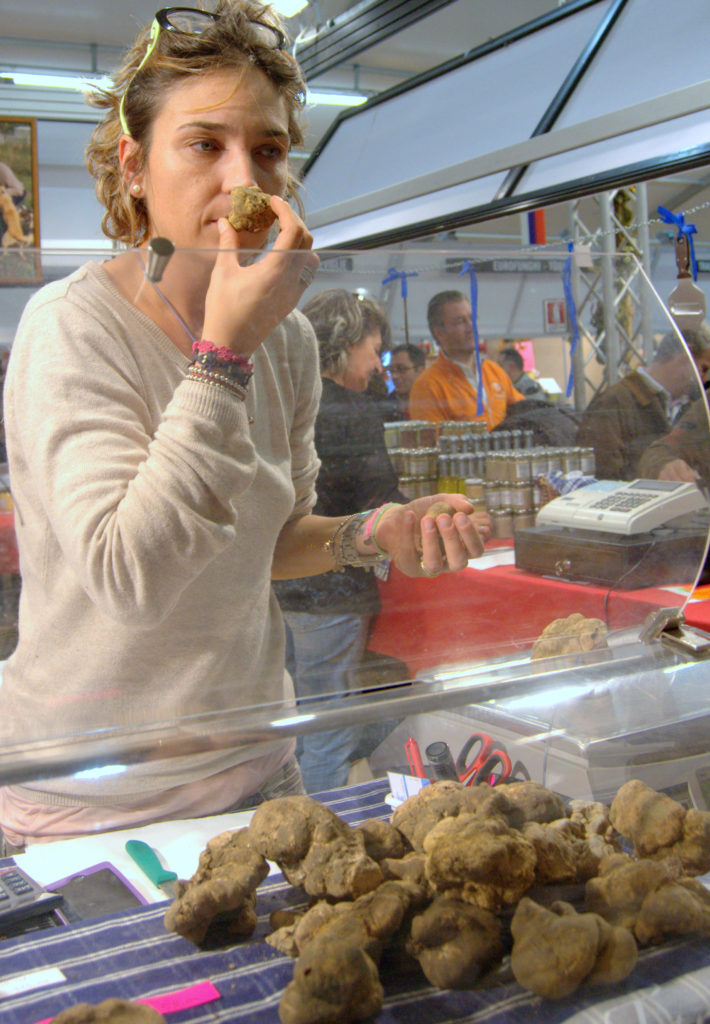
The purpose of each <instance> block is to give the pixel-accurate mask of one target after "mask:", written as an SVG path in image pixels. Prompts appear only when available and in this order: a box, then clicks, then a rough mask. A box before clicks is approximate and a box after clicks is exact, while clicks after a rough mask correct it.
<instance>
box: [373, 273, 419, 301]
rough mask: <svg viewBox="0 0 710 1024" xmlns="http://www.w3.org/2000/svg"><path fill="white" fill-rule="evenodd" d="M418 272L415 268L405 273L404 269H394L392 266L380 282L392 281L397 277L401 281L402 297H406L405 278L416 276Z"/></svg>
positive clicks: (388, 282)
mask: <svg viewBox="0 0 710 1024" xmlns="http://www.w3.org/2000/svg"><path fill="white" fill-rule="evenodd" d="M418 276H419V274H418V272H417V271H416V270H410V272H409V273H408V274H407V273H406V272H405V271H404V270H396V269H395V268H394V267H390V268H389V271H388V273H387V277H386V278H385V279H384V281H383V282H382V284H383V285H385V284H390V283H391V282H392V281H396V280H397V279H398V278H399V280H400V281H401V293H402V298H403V299H406V298H407V278H408V277H418Z"/></svg>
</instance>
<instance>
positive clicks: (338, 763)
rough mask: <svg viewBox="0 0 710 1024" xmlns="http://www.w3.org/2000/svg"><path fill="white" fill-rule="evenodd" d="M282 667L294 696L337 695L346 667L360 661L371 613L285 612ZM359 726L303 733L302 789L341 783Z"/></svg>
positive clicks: (342, 689)
mask: <svg viewBox="0 0 710 1024" xmlns="http://www.w3.org/2000/svg"><path fill="white" fill-rule="evenodd" d="M284 618H285V620H286V668H287V669H288V670H289V672H290V673H291V677H292V679H293V683H294V686H295V689H296V696H297V697H325V696H328V695H330V694H332V695H334V699H337V697H338V695H342V694H343V693H345V692H346V691H347V690H348V689H349V688H350V677H349V672H350V670H351V669H354V668H355V667H356V666H357V665H358V664H359V663H360V661H361V659H362V655H363V652H364V650H365V645H366V643H367V638H368V635H369V629H370V620H371V618H372V616H371V615H354V614H352V613H343V614H339V615H314V614H312V613H310V612H290V611H288V612H284ZM361 733H362V729H361V727H360V726H351V727H345V728H341V729H330V730H327V731H325V732H318V733H313V734H311V735H306V736H303V737H302V738H301V739H300V740H299V746H298V750H297V753H298V757H299V763H300V766H301V774H302V776H303V784H304V786H305V787H306V792H307V793H318V792H320V791H321V790H324V789H335V788H337V787H338V786H344V785H345V784H346V782H347V779H348V774H349V772H350V763H351V761H352V760H353V759H354V755H355V752H356V750H357V748H358V745H359V741H360V738H361Z"/></svg>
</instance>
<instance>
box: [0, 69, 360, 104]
mask: <svg viewBox="0 0 710 1024" xmlns="http://www.w3.org/2000/svg"><path fill="white" fill-rule="evenodd" d="M11 82H13V83H14V84H15V85H19V86H25V87H27V86H29V87H31V88H36V89H67V90H71V91H73V92H86V91H87V89H95V88H97V87H98V88H104V89H105V88H109V87H111V86H112V84H113V83H112V80H111V78H109V76H108V75H91V74H87V75H57V74H45V73H43V72H35V71H0V83H2V84H8V85H9V84H10V83H11ZM366 100H367V96H365V95H363V94H362V93H358V92H351V91H348V90H343V91H342V92H338V91H336V90H325V89H308V90H307V91H306V103H307V104H309V105H311V106H330V107H357V106H359V105H360V104H361V103H364V102H365V101H366Z"/></svg>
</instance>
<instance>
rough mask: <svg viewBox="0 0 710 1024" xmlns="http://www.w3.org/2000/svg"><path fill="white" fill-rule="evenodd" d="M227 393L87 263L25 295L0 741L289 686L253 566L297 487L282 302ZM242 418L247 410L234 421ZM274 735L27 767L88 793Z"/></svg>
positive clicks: (94, 799) (291, 505)
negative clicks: (16, 568) (15, 635)
mask: <svg viewBox="0 0 710 1024" xmlns="http://www.w3.org/2000/svg"><path fill="white" fill-rule="evenodd" d="M254 362H255V373H254V377H253V379H252V382H251V385H250V388H249V394H248V398H247V401H246V403H242V402H240V401H238V400H236V399H235V398H233V397H232V396H231V395H230V394H229V393H227V392H224V391H221V390H219V389H217V388H214V387H209V386H205V385H204V384H200V383H196V382H191V381H187V380H185V378H184V375H185V371H186V369H187V366H188V361H187V360H186V359H185V357H184V356H183V355H182V354H181V353H180V352H178V350H177V349H176V348H175V346H174V345H173V344H172V343H171V342H170V340H169V339H168V338H167V337H166V336H165V335H164V334H163V333H162V331H160V329H159V328H158V327H157V326H156V325H155V324H154V323H153V322H152V321H151V320H150V319H148V318H147V317H145V316H143V315H142V314H141V313H140V312H139V311H138V310H137V309H135V308H134V307H133V306H132V305H131V304H130V303H128V302H127V301H126V300H125V299H123V298H122V296H121V295H120V294H119V293H118V292H117V291H116V289H115V288H114V287H113V285H112V283H111V281H110V279H109V278H108V276H107V275H106V273H105V272H104V270H103V269H102V268H101V266H100V265H96V264H88V265H86V266H85V267H83V268H82V269H80V270H79V271H77V272H76V273H74V274H72V275H71V276H70V277H68V278H66V279H64V280H62V281H58V282H56V283H53V284H51V285H48V286H47V287H45V288H43V289H42V290H41V291H40V292H39V293H38V294H37V295H36V296H35V297H34V298H33V299H32V300H31V301H30V303H29V304H28V306H27V309H26V311H25V313H24V314H23V317H22V320H21V323H20V326H19V330H18V334H17V338H16V341H15V343H14V345H13V349H12V354H11V358H10V366H9V370H8V376H7V385H6V390H5V426H6V434H7V445H8V456H9V464H10V477H11V487H12V493H13V499H14V502H15V516H16V529H17V535H18V542H19V549H20V570H21V574H22V596H21V602H20V641H19V645H18V648H17V650H16V652H15V653H14V654H13V655H12V657H11V658H10V660H9V661H8V663H7V665H6V666H5V670H4V677H3V685H2V687H0V742H2V743H3V744H4V745H5V744H20V745H22V744H24V743H26V742H27V741H28V740H32V739H44V738H47V737H52V738H66V739H67V741H70V740H71V737H73V736H76V735H80V734H82V733H86V732H87V730H96V729H103V728H108V729H110V728H112V727H115V726H119V727H129V728H133V727H135V726H138V725H141V726H142V725H145V724H146V723H151V722H156V723H159V722H165V721H166V720H177V719H179V718H183V717H184V716H186V715H193V714H200V713H203V712H217V718H216V721H217V723H218V722H219V721H220V719H219V713H220V712H222V711H224V710H226V709H232V708H235V707H240V706H249V705H254V704H257V703H258V704H266V703H270V702H279V701H283V700H285V699H289V698H290V697H291V692H290V688H289V686H288V677H287V676H286V677H285V676H284V668H283V627H282V623H281V617H280V613H279V611H278V607H277V604H276V601H275V600H274V598H273V595H272V591H271V584H270V567H271V560H272V555H273V549H274V544H275V542H276V539H277V536H278V534H279V531H280V530H281V528H282V526H283V524H284V523H285V522H286V521H287V520H288V519H289V518H291V517H293V516H297V515H302V514H304V513H307V512H309V511H310V509H311V508H312V507H313V504H314V502H315V492H314V484H315V479H316V475H317V470H318V460H317V457H316V455H315V450H314V447H313V422H314V419H315V414H316V411H317V407H318V401H319V395H320V378H319V373H318V357H317V347H316V342H315V338H314V336H313V333H312V330H311V328H310V326H309V325H308V323H307V321H306V320H305V318H304V317H302V316H301V314H299V313H293V314H291V315H290V316H289V317H287V319H286V320H285V321H284V322H283V323H282V324H281V325H280V326H279V328H278V329H277V330H276V331H274V332H273V334H272V335H271V336H270V337H269V338H268V339H267V341H266V342H265V343H264V344H263V345H262V347H261V348H260V349H259V350H258V351H257V352H256V354H255V357H254ZM251 421H253V422H251ZM270 749H273V745H270V746H266V747H264V746H259V747H258V748H255V747H248V748H245V747H242V748H241V749H235V750H215V751H214V752H210V753H207V754H199V755H191V756H185V757H178V758H172V759H170V760H161V761H146V762H145V763H144V764H141V765H135V766H132V767H130V768H129V769H128V770H127V771H125V772H123V773H121V774H119V775H117V776H115V777H113V778H106V779H103V780H100V781H97V780H93V781H92V780H86V781H80V780H77V779H71V780H55V781H52V782H46V783H41V782H37V783H34V782H33V783H31V788H32V789H33V791H34V792H35V793H36V799H37V800H38V801H40V802H44V803H50V802H55V803H56V802H60V803H63V802H66V801H67V800H70V801H72V802H73V801H79V802H81V803H87V804H92V803H104V802H109V801H110V800H111V799H112V798H113V799H120V798H130V795H131V794H135V795H151V794H157V793H159V792H160V791H161V790H164V789H166V788H169V787H173V786H177V785H180V784H183V783H187V782H192V781H194V780H197V779H201V778H204V777H206V776H208V775H212V774H214V773H216V772H220V771H223V770H225V769H228V768H230V767H231V766H233V765H236V764H239V763H242V762H243V761H245V760H248V759H250V758H252V757H255V756H256V755H261V754H265V753H268V752H269V750H270Z"/></svg>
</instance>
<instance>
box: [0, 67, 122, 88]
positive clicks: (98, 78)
mask: <svg viewBox="0 0 710 1024" xmlns="http://www.w3.org/2000/svg"><path fill="white" fill-rule="evenodd" d="M8 79H9V80H10V81H12V82H13V83H14V84H15V85H24V86H30V87H33V88H38V89H70V90H72V91H73V92H86V91H87V89H95V88H96V87H97V86H98V87H100V88H106V87H108V86H110V85H112V81H111V79H110V78H109V77H108V76H107V75H49V74H42V73H40V72H25V71H0V80H5V81H7V80H8ZM8 84H9V83H8Z"/></svg>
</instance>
